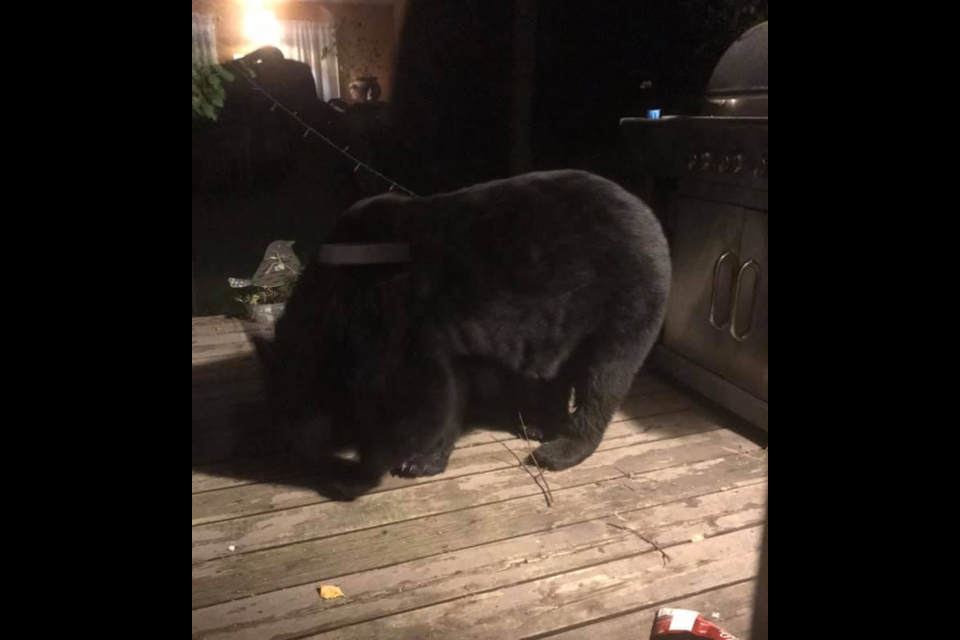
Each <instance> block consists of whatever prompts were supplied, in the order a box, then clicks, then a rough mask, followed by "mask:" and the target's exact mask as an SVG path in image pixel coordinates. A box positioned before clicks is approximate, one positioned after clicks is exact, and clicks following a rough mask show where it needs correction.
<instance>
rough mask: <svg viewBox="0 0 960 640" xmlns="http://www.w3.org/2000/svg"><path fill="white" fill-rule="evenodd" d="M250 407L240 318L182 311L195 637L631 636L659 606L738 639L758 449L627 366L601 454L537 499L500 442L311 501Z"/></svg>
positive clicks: (746, 616) (254, 387)
mask: <svg viewBox="0 0 960 640" xmlns="http://www.w3.org/2000/svg"><path fill="white" fill-rule="evenodd" d="M261 397H262V391H261V389H260V382H259V378H258V373H257V369H256V366H255V363H254V361H253V359H252V354H251V352H250V346H249V343H248V341H247V337H246V333H245V332H244V328H243V326H242V325H241V324H240V323H239V322H237V321H232V320H225V319H223V318H199V319H194V320H193V502H192V508H193V637H194V638H244V639H250V640H264V639H268V638H284V639H285V640H294V639H300V638H324V639H326V638H400V639H402V638H411V639H414V638H416V639H421V638H456V639H459V638H496V639H497V640H508V639H511V638H540V637H547V636H549V637H559V638H584V639H586V638H590V639H594V638H639V639H646V638H647V637H648V636H649V633H650V627H651V624H652V620H653V615H654V613H655V611H656V609H657V608H658V607H660V606H680V607H684V608H692V609H696V610H699V611H701V612H704V613H705V614H706V615H708V616H713V619H714V620H716V621H717V622H718V623H719V624H720V625H721V626H723V627H724V628H725V629H726V630H727V631H729V632H731V633H733V634H736V635H738V636H740V637H741V638H744V639H745V638H746V637H747V636H748V635H749V626H750V616H751V611H752V608H753V593H754V587H755V582H756V576H757V572H758V563H759V548H760V543H761V536H762V533H763V523H764V517H765V504H766V492H767V459H766V458H767V456H766V451H765V450H764V449H762V448H761V447H760V446H759V445H758V444H757V443H755V442H754V441H752V440H751V439H748V437H745V436H744V435H741V433H746V434H747V435H748V436H753V435H754V434H752V433H751V432H749V431H742V429H741V427H739V425H737V424H735V423H734V421H733V420H732V419H731V418H729V417H727V416H726V415H724V414H722V413H721V412H719V411H717V410H715V409H711V408H708V407H707V406H705V404H704V403H703V402H702V401H700V400H698V399H696V398H694V397H691V395H689V394H687V393H684V392H682V391H681V390H679V389H677V388H676V387H674V386H673V385H671V384H669V383H667V382H665V381H663V380H659V379H657V378H655V377H652V376H651V375H649V374H645V373H641V374H640V376H639V377H638V379H637V383H636V385H635V389H634V392H633V394H632V395H631V397H630V398H629V400H628V401H627V402H626V403H625V405H624V407H623V408H622V409H621V411H620V412H619V413H618V414H617V416H616V418H615V422H614V423H613V424H612V425H611V426H610V428H609V429H608V431H607V435H606V437H605V439H604V441H603V444H602V445H601V447H600V449H599V450H598V451H597V452H596V453H595V454H594V455H593V456H591V457H590V458H589V459H587V460H586V461H585V462H584V463H582V464H580V465H579V466H577V467H575V468H573V469H570V470H568V471H564V472H559V473H547V474H546V477H547V480H548V482H549V486H550V488H551V491H552V494H553V498H554V504H553V505H552V506H547V503H546V500H545V497H544V494H543V493H542V492H541V490H540V489H539V488H538V486H537V485H536V484H535V483H534V481H533V480H532V479H531V477H530V476H529V475H528V474H527V473H526V472H525V471H524V470H523V469H521V468H520V467H519V466H518V464H517V461H516V459H515V458H514V457H513V455H512V454H510V453H509V452H508V451H506V450H505V448H504V445H506V447H509V448H510V449H512V450H513V451H516V452H517V453H518V455H522V454H523V453H524V452H525V451H526V444H525V443H524V442H523V441H522V440H518V439H516V438H512V437H509V436H508V435H507V434H505V433H503V432H502V431H477V432H473V433H470V434H468V435H466V436H464V437H463V438H461V441H460V443H459V445H458V446H457V448H456V450H455V451H454V453H453V455H452V457H451V459H450V465H449V467H448V469H447V471H446V472H445V473H444V474H442V475H440V476H435V477H432V478H424V479H419V480H401V479H398V478H393V477H388V478H386V479H385V480H384V482H383V484H382V485H381V486H380V487H379V488H378V489H377V490H376V491H375V492H374V493H371V494H369V495H366V496H363V497H361V498H360V499H358V500H357V501H355V502H352V503H338V502H331V501H327V500H324V499H322V498H321V497H319V496H318V494H317V493H316V492H315V491H313V490H311V488H310V483H311V480H312V476H311V475H310V470H309V469H304V468H297V467H296V466H295V465H293V464H292V463H291V462H289V461H286V460H283V459H282V458H280V457H278V456H277V455H274V454H273V453H272V452H273V451H274V450H275V449H274V447H273V445H272V444H271V442H270V440H269V438H268V437H266V436H265V434H264V433H263V432H262V431H261V429H262V425H263V420H262V416H263V410H262V407H261ZM734 429H736V430H734ZM494 438H496V439H497V440H502V441H504V444H501V443H499V442H495V441H494ZM320 585H335V586H337V587H339V588H340V589H342V591H343V593H344V594H345V596H346V597H344V598H338V599H331V600H323V599H321V598H320V597H319V595H318V592H317V588H318V587H319V586H320Z"/></svg>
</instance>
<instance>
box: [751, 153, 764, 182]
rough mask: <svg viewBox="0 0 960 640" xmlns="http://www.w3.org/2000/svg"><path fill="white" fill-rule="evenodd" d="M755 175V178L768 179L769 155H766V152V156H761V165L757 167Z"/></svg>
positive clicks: (754, 171)
mask: <svg viewBox="0 0 960 640" xmlns="http://www.w3.org/2000/svg"><path fill="white" fill-rule="evenodd" d="M753 175H755V176H756V177H758V178H766V177H767V154H766V152H764V154H763V155H762V156H760V163H759V164H758V165H757V167H756V168H755V169H754V170H753Z"/></svg>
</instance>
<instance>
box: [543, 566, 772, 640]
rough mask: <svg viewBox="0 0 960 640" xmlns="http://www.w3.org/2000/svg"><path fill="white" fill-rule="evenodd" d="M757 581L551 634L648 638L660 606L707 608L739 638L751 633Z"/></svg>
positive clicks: (563, 638) (572, 638)
mask: <svg viewBox="0 0 960 640" xmlns="http://www.w3.org/2000/svg"><path fill="white" fill-rule="evenodd" d="M755 593H756V581H755V580H753V579H750V580H746V581H744V582H739V583H736V584H733V585H730V586H726V587H720V588H718V589H713V590H711V591H707V592H706V593H701V594H699V595H696V596H694V597H692V598H683V599H682V600H674V601H672V602H665V603H662V605H661V604H658V605H657V606H652V607H651V606H646V607H644V608H642V609H639V610H633V611H631V612H630V613H627V614H623V615H616V616H614V617H613V618H610V619H607V620H603V621H601V622H596V623H594V624H588V625H584V626H580V627H574V628H572V629H570V630H569V631H561V632H559V633H557V634H555V635H551V636H549V637H550V638H551V639H555V640H604V639H606V638H610V639H611V640H614V639H615V638H639V639H641V640H645V638H646V633H645V632H646V631H647V630H648V629H651V628H652V627H653V621H654V618H655V617H656V615H657V610H658V609H659V608H660V607H661V606H664V607H672V608H674V609H690V610H692V611H701V612H703V613H704V614H705V615H706V617H707V618H708V619H710V620H711V621H713V622H715V623H717V624H718V625H720V626H721V627H722V628H723V630H724V631H726V632H727V633H730V634H732V635H734V636H736V637H738V638H743V639H744V640H746V638H748V637H749V633H750V622H751V617H752V615H753V603H754V595H755Z"/></svg>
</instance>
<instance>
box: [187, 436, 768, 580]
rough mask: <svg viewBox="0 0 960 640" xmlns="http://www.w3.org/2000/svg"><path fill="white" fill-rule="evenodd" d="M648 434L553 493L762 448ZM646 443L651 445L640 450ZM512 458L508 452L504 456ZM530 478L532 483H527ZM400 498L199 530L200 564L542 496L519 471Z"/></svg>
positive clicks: (420, 489)
mask: <svg viewBox="0 0 960 640" xmlns="http://www.w3.org/2000/svg"><path fill="white" fill-rule="evenodd" d="M645 435H646V434H637V435H636V436H628V437H626V438H624V439H623V446H619V447H617V448H615V449H612V450H607V451H598V452H597V453H595V454H593V455H592V456H590V457H589V458H587V460H585V461H584V462H582V463H581V464H579V465H577V466H576V467H574V468H573V469H568V470H567V471H560V472H557V473H551V474H550V477H549V483H550V487H551V489H552V490H553V493H554V494H555V495H557V496H558V497H557V500H560V499H562V498H560V497H559V496H560V495H561V494H562V492H563V491H564V490H565V489H567V488H570V487H575V486H580V485H583V484H588V483H595V482H601V481H603V480H611V479H616V478H617V477H618V476H620V475H622V474H621V471H620V470H623V471H625V472H626V473H634V472H641V471H648V470H654V469H662V468H666V467H671V466H676V465H679V464H684V463H687V462H697V461H700V460H708V459H710V458H717V457H720V456H723V455H725V453H728V452H730V451H733V452H736V451H737V449H738V448H741V449H743V450H747V451H749V450H751V449H755V448H756V445H754V444H753V443H752V442H750V441H749V440H746V439H744V438H742V437H741V436H738V435H736V434H734V433H731V432H728V431H719V432H709V433H701V434H695V435H690V436H683V437H679V438H670V439H667V440H657V441H654V442H643V441H644V440H646V438H645ZM638 442H643V444H638ZM504 453H505V452H504ZM524 479H526V480H524ZM403 491H404V492H405V493H404V495H403V497H402V499H398V498H397V496H396V495H395V493H396V492H395V491H390V492H382V493H373V494H369V495H366V496H363V497H362V498H361V499H359V500H357V501H355V502H351V503H343V502H323V503H319V504H314V505H308V506H305V507H296V508H293V509H285V510H283V511H279V512H271V513H268V514H263V515H257V516H250V517H247V518H242V519H238V520H230V521H227V522H222V523H213V524H209V525H199V526H197V527H195V528H194V530H193V561H194V562H204V561H207V560H212V559H214V558H218V557H223V556H225V555H228V554H229V551H227V547H228V545H231V544H233V545H235V546H236V547H238V548H240V549H242V550H243V551H244V552H249V551H254V550H257V549H266V548H269V547H273V546H278V545H287V544H291V543H294V542H300V541H304V540H311V539H314V538H322V537H326V536H333V535H338V534H342V533H347V532H350V531H355V530H359V529H367V528H372V527H378V526H382V525H384V524H388V523H390V522H395V521H399V520H411V519H415V518H424V517H427V516H432V515H439V514H443V513H446V512H450V511H456V510H460V509H464V508H476V507H478V506H480V505H484V504H490V503H495V502H503V501H506V500H511V499H515V498H521V497H526V496H530V495H540V490H539V489H538V488H537V486H536V484H534V483H533V481H532V480H531V479H530V478H529V477H528V476H527V475H526V473H524V472H523V471H522V470H521V469H519V468H518V467H516V466H513V467H509V468H504V469H500V470H496V471H491V472H489V473H481V474H476V475H471V476H462V477H453V478H450V479H447V480H443V481H440V482H433V483H427V484H414V485H412V486H409V487H406V488H405V489H403Z"/></svg>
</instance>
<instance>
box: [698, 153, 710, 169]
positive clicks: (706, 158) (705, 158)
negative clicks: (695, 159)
mask: <svg viewBox="0 0 960 640" xmlns="http://www.w3.org/2000/svg"><path fill="white" fill-rule="evenodd" d="M711 166H713V154H712V153H710V152H709V151H704V152H703V153H701V154H700V170H701V171H709V170H710V168H711Z"/></svg>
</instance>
